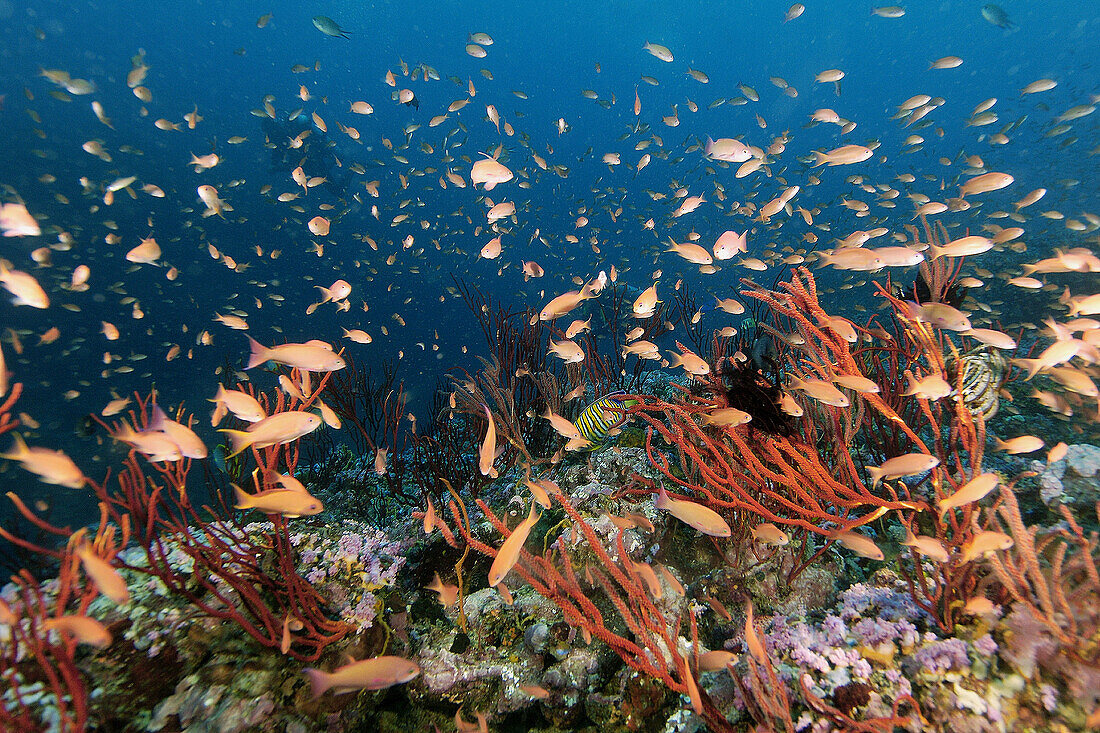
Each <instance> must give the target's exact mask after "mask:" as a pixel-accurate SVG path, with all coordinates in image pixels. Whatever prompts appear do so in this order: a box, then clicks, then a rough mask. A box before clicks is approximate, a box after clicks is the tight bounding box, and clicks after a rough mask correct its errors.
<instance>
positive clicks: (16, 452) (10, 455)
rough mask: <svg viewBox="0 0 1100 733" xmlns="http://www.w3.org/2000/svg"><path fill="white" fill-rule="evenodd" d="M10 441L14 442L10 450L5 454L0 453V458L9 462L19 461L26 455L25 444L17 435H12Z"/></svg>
mask: <svg viewBox="0 0 1100 733" xmlns="http://www.w3.org/2000/svg"><path fill="white" fill-rule="evenodd" d="M11 437H12V440H14V441H15V442H14V443H13V444H12V447H11V450H10V451H8V452H7V453H0V458H5V459H7V460H9V461H19V460H22V459H23V457H24V456H25V455H26V454H27V443H26V442H25V441H24V440H23V439H22V438H21V437H19V433H12V436H11Z"/></svg>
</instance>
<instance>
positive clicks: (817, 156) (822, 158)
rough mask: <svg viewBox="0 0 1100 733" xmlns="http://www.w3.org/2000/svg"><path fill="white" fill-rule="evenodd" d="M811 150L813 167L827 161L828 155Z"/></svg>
mask: <svg viewBox="0 0 1100 733" xmlns="http://www.w3.org/2000/svg"><path fill="white" fill-rule="evenodd" d="M811 152H813V154H814V164H813V167H814V168H817V167H818V166H819V165H825V164H826V163H828V162H829V157H828V156H827V155H825V153H822V152H821V151H819V150H814V151H811Z"/></svg>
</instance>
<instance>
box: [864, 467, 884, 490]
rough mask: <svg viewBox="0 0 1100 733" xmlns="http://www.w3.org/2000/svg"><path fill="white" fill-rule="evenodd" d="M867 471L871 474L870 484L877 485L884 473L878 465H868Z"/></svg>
mask: <svg viewBox="0 0 1100 733" xmlns="http://www.w3.org/2000/svg"><path fill="white" fill-rule="evenodd" d="M867 473H869V474H870V475H871V486H872V487H874V486H878V483H879V481H882V477H883V475H884V474H885V473H886V472H885V471H883V470H882V469H881V468H879V467H878V466H868V467H867Z"/></svg>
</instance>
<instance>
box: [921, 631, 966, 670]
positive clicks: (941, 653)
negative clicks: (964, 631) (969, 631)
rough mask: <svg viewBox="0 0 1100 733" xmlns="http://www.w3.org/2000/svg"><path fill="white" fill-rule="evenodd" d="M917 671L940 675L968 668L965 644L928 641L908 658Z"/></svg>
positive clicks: (960, 642) (954, 641)
mask: <svg viewBox="0 0 1100 733" xmlns="http://www.w3.org/2000/svg"><path fill="white" fill-rule="evenodd" d="M909 659H910V663H911V664H912V665H913V667H915V669H916V670H917V671H921V672H933V673H942V672H947V671H949V670H962V669H966V668H967V667H969V666H970V657H969V656H968V655H967V653H966V642H965V641H963V640H962V639H943V640H940V641H930V642H928V643H926V644H925V645H924V646H923V647H921V648H920V649H918V650H917V651H916V652H914V653H913V655H912V656H911V657H910V658H909Z"/></svg>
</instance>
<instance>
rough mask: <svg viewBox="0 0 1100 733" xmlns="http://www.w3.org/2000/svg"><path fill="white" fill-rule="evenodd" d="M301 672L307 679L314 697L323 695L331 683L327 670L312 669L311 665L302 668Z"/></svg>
mask: <svg viewBox="0 0 1100 733" xmlns="http://www.w3.org/2000/svg"><path fill="white" fill-rule="evenodd" d="M302 674H304V675H305V676H306V677H307V678H308V679H309V687H310V691H311V692H312V693H313V697H315V698H316V697H320V696H321V695H323V694H324V693H325V690H327V689H328V688H329V687H331V686H332V684H331V683H330V682H329V679H328V677H329V675H328V673H327V672H322V671H321V670H319V669H314V668H313V667H306V668H305V669H303V670H302Z"/></svg>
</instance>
